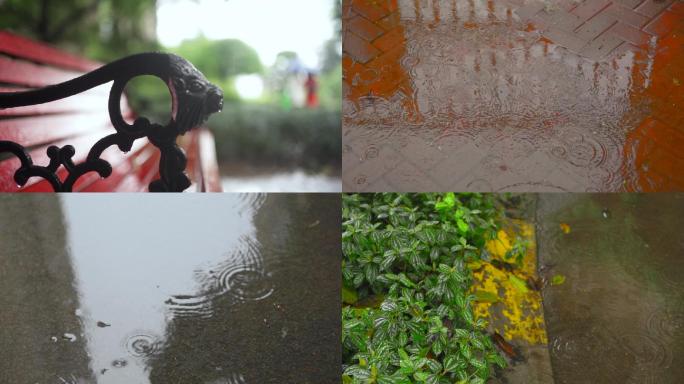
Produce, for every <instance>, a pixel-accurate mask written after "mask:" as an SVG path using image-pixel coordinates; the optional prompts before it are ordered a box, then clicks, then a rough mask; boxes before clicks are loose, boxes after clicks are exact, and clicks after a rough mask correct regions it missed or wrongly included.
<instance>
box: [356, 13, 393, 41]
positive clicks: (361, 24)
mask: <svg viewBox="0 0 684 384" xmlns="http://www.w3.org/2000/svg"><path fill="white" fill-rule="evenodd" d="M347 30H348V31H351V32H354V33H355V34H356V35H357V36H359V37H361V38H362V39H364V40H368V41H372V40H373V39H375V38H376V37H378V36H380V35H381V34H382V33H383V32H384V31H383V29H382V28H380V27H378V26H377V25H375V24H373V23H371V22H370V21H368V19H366V18H365V17H362V16H357V17H355V18H353V19H351V20H350V21H349V22H348V24H347Z"/></svg>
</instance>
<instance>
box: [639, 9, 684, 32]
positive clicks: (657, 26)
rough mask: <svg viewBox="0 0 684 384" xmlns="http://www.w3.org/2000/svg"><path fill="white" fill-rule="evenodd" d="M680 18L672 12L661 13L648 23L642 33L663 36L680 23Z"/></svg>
mask: <svg viewBox="0 0 684 384" xmlns="http://www.w3.org/2000/svg"><path fill="white" fill-rule="evenodd" d="M681 19H682V17H681V16H680V15H678V14H676V13H673V12H669V11H667V12H663V13H661V14H660V16H658V17H656V18H655V19H654V20H653V21H652V22H650V23H649V24H648V25H647V26H646V28H644V31H646V32H648V33H650V34H652V35H657V36H665V35H667V34H668V33H669V32H670V31H672V29H673V28H674V27H675V25H676V23H678V22H681Z"/></svg>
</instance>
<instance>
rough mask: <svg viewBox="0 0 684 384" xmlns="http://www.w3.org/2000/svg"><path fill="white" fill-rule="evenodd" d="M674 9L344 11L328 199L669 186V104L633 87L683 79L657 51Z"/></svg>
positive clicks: (442, 6)
mask: <svg viewBox="0 0 684 384" xmlns="http://www.w3.org/2000/svg"><path fill="white" fill-rule="evenodd" d="M682 8H683V7H682V2H681V1H676V2H675V1H671V0H665V1H657V0H656V1H651V0H634V1H628V0H622V1H617V0H616V1H602V0H596V1H595V0H586V1H576V0H555V1H554V0H549V1H537V0H501V1H484V0H481V1H480V0H365V1H362V0H349V1H344V2H343V9H344V42H343V48H344V57H343V94H344V102H343V108H344V117H343V144H344V146H343V188H344V190H345V191H386V190H396V191H436V190H463V191H465V190H470V191H619V190H626V189H629V190H677V188H680V187H677V186H678V185H681V186H682V187H681V188H680V189H681V190H684V173H683V172H681V171H677V170H676V167H675V166H674V165H677V164H680V163H681V161H680V160H677V159H681V158H682V156H680V155H679V154H677V152H675V153H674V154H673V152H671V151H668V152H662V151H661V150H662V149H664V148H666V147H667V148H668V150H669V149H671V148H669V146H658V144H657V143H658V142H663V141H668V139H666V137H671V138H674V139H677V140H672V143H675V142H676V143H679V142H680V141H682V140H680V139H679V136H681V134H678V133H677V132H679V133H681V132H682V131H681V127H680V126H677V124H672V123H671V122H672V121H677V119H681V116H683V114H682V112H676V111H677V110H684V108H679V107H681V105H680V104H681V103H680V101H681V100H679V99H674V98H672V97H669V98H668V96H667V94H666V93H663V92H655V93H654V92H650V93H649V92H646V91H644V88H647V89H652V88H656V89H663V90H664V89H667V90H668V91H667V92H670V93H671V92H676V91H677V90H679V89H681V88H679V85H680V84H681V83H684V80H682V78H684V65H681V63H677V62H668V60H672V59H671V58H668V57H669V56H668V57H666V56H667V52H671V51H673V50H674V51H677V48H680V47H677V45H676V43H672V44H671V46H667V47H665V46H661V41H668V38H669V37H671V36H672V35H673V34H674V32H673V30H675V28H676V27H677V26H678V25H681V24H682V22H684V10H683V9H682ZM675 31H676V30H675ZM680 50H681V49H680ZM670 56H671V55H670ZM663 61H665V62H668V63H669V64H668V65H667V66H666V67H667V68H668V69H667V71H664V70H662V68H661V67H663V65H662V63H663ZM664 81H665V82H667V81H669V87H663V86H662V84H663V82H664ZM659 84H660V85H659ZM656 85H659V86H658V87H655V86H656ZM673 87H674V89H673ZM680 94H681V92H680ZM667 103H670V104H672V105H671V106H670V107H668V108H669V109H668V108H666V107H667V106H668V105H670V104H667ZM649 109H650V110H649ZM656 110H658V111H660V112H657V111H656ZM665 114H669V116H668V117H665ZM648 117H651V118H653V119H655V120H657V121H658V123H657V124H656V123H652V122H651V123H649V121H648V119H647V118H648ZM663 123H664V124H665V125H667V126H669V129H668V130H664V129H662V128H657V127H658V126H659V124H660V125H662V124H663ZM680 125H681V124H680ZM639 126H641V128H640V129H639V130H638V134H634V135H626V133H625V132H630V131H633V130H635V129H636V128H637V127H639ZM654 127H656V128H654ZM658 133H664V135H665V136H663V135H659V134H658ZM649 143H650V144H649ZM673 145H674V146H675V147H678V145H679V144H673ZM682 145H684V144H682ZM661 152H662V154H661ZM678 153H682V151H679V152H678ZM651 154H653V158H654V159H655V161H654V162H651V161H648V160H645V159H648V158H649V156H651ZM680 169H681V168H680ZM635 172H636V174H635ZM646 173H648V175H647V176H644V175H645V174H646ZM642 176H644V177H642Z"/></svg>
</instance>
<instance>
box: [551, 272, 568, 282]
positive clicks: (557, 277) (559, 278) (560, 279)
mask: <svg viewBox="0 0 684 384" xmlns="http://www.w3.org/2000/svg"><path fill="white" fill-rule="evenodd" d="M563 283H565V276H563V275H560V274H559V275H554V276H553V277H552V278H551V285H561V284H563Z"/></svg>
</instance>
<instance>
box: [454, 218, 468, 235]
mask: <svg viewBox="0 0 684 384" xmlns="http://www.w3.org/2000/svg"><path fill="white" fill-rule="evenodd" d="M456 225H457V226H458V230H459V231H461V233H467V232H468V229H470V227H469V226H468V223H466V222H465V221H464V220H463V219H457V220H456Z"/></svg>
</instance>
